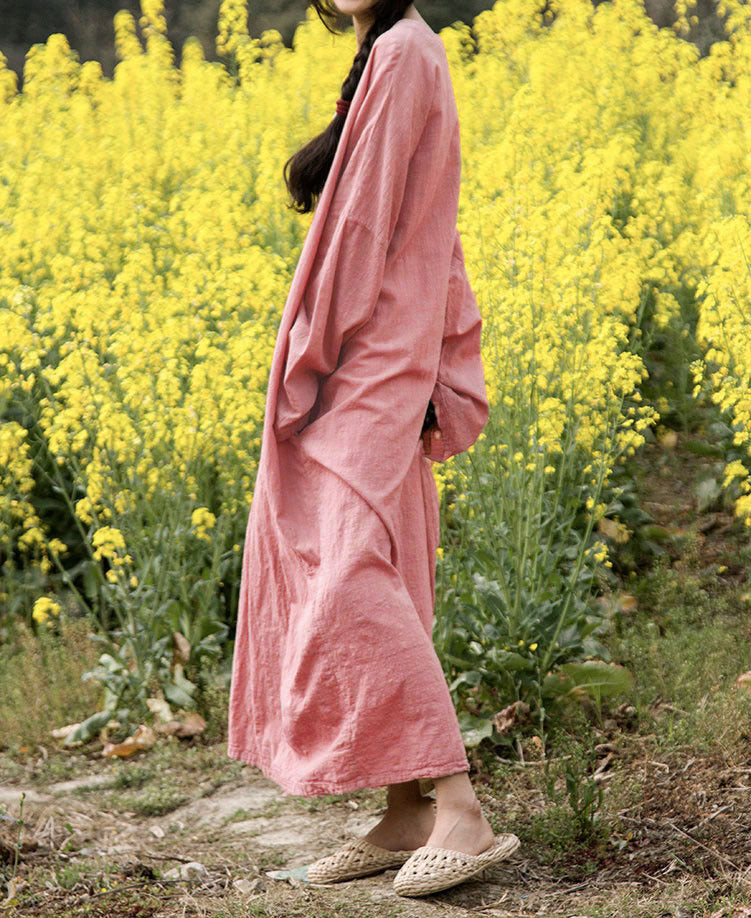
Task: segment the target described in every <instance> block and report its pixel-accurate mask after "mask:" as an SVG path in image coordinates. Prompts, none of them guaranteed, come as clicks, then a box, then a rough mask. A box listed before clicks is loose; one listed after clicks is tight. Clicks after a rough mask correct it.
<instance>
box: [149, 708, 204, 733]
mask: <svg viewBox="0 0 751 918" xmlns="http://www.w3.org/2000/svg"><path fill="white" fill-rule="evenodd" d="M155 729H156V730H157V731H158V732H159V733H166V734H167V735H168V736H182V737H188V736H196V735H197V734H198V733H203V731H204V730H205V729H206V721H205V720H204V719H203V717H201V715H200V714H196V713H195V711H193V712H191V713H190V714H187V715H186V716H185V717H184V718H183V720H171V721H169V722H168V723H166V724H156V727H155Z"/></svg>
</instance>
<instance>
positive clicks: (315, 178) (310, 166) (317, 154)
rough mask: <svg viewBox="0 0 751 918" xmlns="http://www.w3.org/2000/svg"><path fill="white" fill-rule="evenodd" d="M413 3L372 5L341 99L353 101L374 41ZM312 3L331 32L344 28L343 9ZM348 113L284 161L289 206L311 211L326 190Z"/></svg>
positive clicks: (396, 0)
mask: <svg viewBox="0 0 751 918" xmlns="http://www.w3.org/2000/svg"><path fill="white" fill-rule="evenodd" d="M411 3H412V0H375V3H374V4H373V6H372V7H371V8H370V11H371V13H372V14H373V16H374V19H373V23H372V25H371V26H370V28H369V29H368V31H367V33H366V35H365V37H364V38H363V41H362V44H361V45H360V47H359V48H358V50H357V54H356V55H355V59H354V61H353V62H352V67H351V68H350V71H349V73H348V74H347V78H346V80H345V81H344V83H342V89H341V92H340V96H341V98H342V99H345V100H346V101H347V102H351V101H352V97H353V96H354V94H355V90H356V89H357V84H358V83H359V82H360V77H361V76H362V73H363V71H364V70H365V64H366V63H367V61H368V57H369V55H370V49H371V48H372V47H373V42H374V41H375V40H376V38H378V36H379V35H382V34H383V33H384V32H387V31H388V30H389V29H390V28H391V27H392V26H393V25H395V24H396V23H397V22H398V21H399V20H400V19H401V18H402V17H403V16H404V14H405V12H406V11H407V9H408V7H409V6H410V5H411ZM311 4H312V6H313V8H314V9H315V11H316V13H318V18H319V19H320V20H321V22H322V23H323V24H324V26H325V27H326V28H327V29H328V31H329V32H331V33H332V34H334V35H336V34H337V33H338V32H340V31H341V30H337V28H336V27H335V26H336V24H337V23H338V22H339V21H340V20H341V13H340V12H339V10H337V9H336V7H335V6H334V5H333V2H332V0H311ZM346 117H347V116H346V114H339V113H338V112H337V113H336V114H335V115H334V117H333V119H332V120H331V122H330V123H329V125H328V127H327V128H326V129H325V130H324V131H322V132H321V133H320V134H318V135H317V136H316V137H314V138H313V139H312V140H309V141H308V143H306V144H305V146H304V147H302V148H301V149H299V150H298V151H297V153H295V154H294V155H293V156H291V157H290V158H289V159H288V160H287V162H286V163H285V164H284V181H285V183H286V185H287V188H288V190H289V193H290V195H291V197H292V203H291V204H290V206H291V207H294V208H295V210H297V211H298V213H301V214H304V213H309V212H310V211H311V210H312V209H313V207H314V206H315V203H316V201H317V199H318V196H319V195H320V194H321V192H322V191H323V186H324V184H325V182H326V177H327V176H328V174H329V170H330V169H331V164H332V162H333V161H334V154H335V153H336V148H337V145H338V143H339V138H340V136H341V133H342V129H343V127H344V121H345V119H346Z"/></svg>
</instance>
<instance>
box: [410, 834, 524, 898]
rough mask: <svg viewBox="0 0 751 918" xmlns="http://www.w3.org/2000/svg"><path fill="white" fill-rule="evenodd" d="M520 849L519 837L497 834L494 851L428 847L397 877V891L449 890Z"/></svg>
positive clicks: (416, 852) (420, 851) (418, 893)
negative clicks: (475, 851) (477, 852)
mask: <svg viewBox="0 0 751 918" xmlns="http://www.w3.org/2000/svg"><path fill="white" fill-rule="evenodd" d="M518 847H519V839H518V838H517V837H516V835H496V837H495V842H494V843H493V844H492V845H491V846H490V848H487V849H486V850H485V851H482V852H481V853H480V854H465V853H464V852H463V851H450V850H448V849H447V848H434V847H432V846H427V845H424V846H423V847H422V848H418V849H417V850H416V851H415V853H414V854H413V855H412V857H410V858H409V860H407V861H405V863H404V865H403V866H402V868H401V870H400V871H399V872H398V873H397V875H396V876H395V877H394V889H395V890H396V892H397V893H399V895H400V896H425V895H428V894H429V893H434V892H439V891H440V890H442V889H448V888H449V887H450V886H456V885H457V884H458V883H463V882H464V881H465V880H469V879H470V877H473V876H476V875H477V874H478V873H481V872H482V871H483V870H485V868H486V867H492V866H493V864H497V863H498V862H499V861H502V860H504V859H505V858H507V857H508V856H509V855H510V854H513V853H514V851H516V849H517V848H518Z"/></svg>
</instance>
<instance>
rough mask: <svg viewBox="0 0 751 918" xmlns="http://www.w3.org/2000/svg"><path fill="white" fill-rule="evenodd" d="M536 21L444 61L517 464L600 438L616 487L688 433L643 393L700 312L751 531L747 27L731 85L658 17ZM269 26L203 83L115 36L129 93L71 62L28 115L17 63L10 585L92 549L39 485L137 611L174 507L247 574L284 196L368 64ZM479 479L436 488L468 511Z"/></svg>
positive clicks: (157, 40)
mask: <svg viewBox="0 0 751 918" xmlns="http://www.w3.org/2000/svg"><path fill="white" fill-rule="evenodd" d="M537 8H538V5H537V4H536V3H531V2H529V0H508V2H506V0H504V2H499V3H496V4H495V6H494V7H493V8H492V9H491V10H488V11H486V12H484V13H482V14H480V15H479V16H478V17H477V18H476V20H475V22H474V27H473V33H472V32H470V30H469V28H468V27H466V26H464V25H462V24H460V23H459V24H456V25H455V26H453V27H451V28H447V29H445V30H443V32H442V33H441V36H442V38H443V40H444V42H445V45H446V48H447V52H448V56H449V62H450V65H451V69H452V76H453V80H454V87H455V91H456V96H457V103H458V106H459V111H460V118H461V125H462V143H463V156H464V166H463V183H462V197H461V200H460V213H459V225H460V230H461V232H462V238H463V243H464V250H465V256H466V260H467V268H468V272H469V275H470V279H471V281H472V285H473V288H474V289H475V291H476V293H477V297H478V301H479V303H480V307H481V310H482V313H483V317H484V320H485V323H484V324H485V337H484V348H485V351H484V359H485V366H486V372H487V383H488V395H489V398H490V400H491V403H492V405H493V409H492V410H493V411H496V412H498V413H499V416H500V417H502V418H503V426H502V428H501V429H502V430H503V431H504V433H503V435H502V436H501V437H499V438H497V439H496V441H495V442H493V443H492V444H490V446H491V448H492V450H493V451H494V454H495V455H496V456H497V457H498V461H499V462H501V463H502V464H503V463H505V467H507V468H508V469H509V470H510V471H511V470H512V469H515V470H517V471H518V469H519V468H520V467H524V468H527V469H528V470H533V469H536V468H539V469H542V470H543V472H544V474H545V475H549V476H552V475H554V474H555V472H556V469H557V464H556V462H557V460H556V457H557V456H559V455H560V454H561V453H562V452H563V451H564V444H565V443H566V442H568V441H569V440H571V439H572V438H573V442H574V443H575V444H576V447H577V449H578V451H579V452H578V455H579V456H580V457H586V461H585V462H584V461H583V462H581V463H580V466H579V472H578V474H579V475H580V478H581V480H582V481H583V482H584V481H586V482H589V483H590V484H591V486H592V488H594V486H595V482H596V480H597V476H598V470H599V474H600V478H601V480H604V481H607V476H608V471H609V469H610V468H611V467H612V466H613V464H614V463H615V462H616V460H617V459H618V457H620V456H622V455H624V454H630V453H633V451H634V450H635V449H637V448H638V447H639V445H640V444H641V443H642V442H644V433H645V428H647V427H649V426H653V425H655V424H656V423H657V421H658V420H659V415H660V411H661V407H662V406H661V405H650V404H647V403H646V402H645V401H644V400H643V399H642V397H641V393H640V385H641V382H642V380H643V379H644V378H645V376H646V369H645V365H644V361H643V354H642V348H641V335H642V328H643V322H644V316H645V314H646V312H647V311H649V312H650V313H651V314H652V315H653V318H654V322H655V323H656V325H657V327H660V326H664V325H668V324H669V323H671V322H676V321H678V317H679V315H680V308H679V300H680V299H681V298H683V300H684V301H685V300H686V299H689V300H692V301H693V300H695V309H696V315H697V319H698V326H697V336H698V338H699V340H700V342H701V343H702V344H703V345H704V346H705V347H706V359H705V360H704V361H700V362H698V363H697V365H696V366H694V367H693V368H692V369H693V371H694V373H695V379H696V384H697V385H696V390H695V391H696V392H697V393H698V392H699V391H700V390H702V389H703V388H706V389H707V391H709V392H710V394H711V397H712V398H713V399H714V400H715V401H716V402H717V404H718V405H720V406H721V407H722V409H723V410H725V411H727V413H728V415H727V416H728V420H729V423H731V424H733V425H734V429H735V430H736V445H737V446H738V447H740V450H739V455H737V456H733V457H730V458H729V464H728V468H729V472H728V475H727V476H726V478H727V483H730V482H734V483H735V486H736V487H737V488H738V492H739V496H738V500H737V504H736V506H737V510H738V513H739V514H744V515H745V517H746V522H747V523H748V524H749V525H751V495H750V494H749V492H750V491H751V477H750V476H749V468H751V434H750V431H751V307H750V306H749V303H750V302H751V225H750V222H749V202H750V201H751V188H750V187H749V183H750V182H751V179H750V178H749V176H751V157H750V153H749V150H750V142H751V125H750V122H749V116H748V112H749V111H751V26H750V25H749V21H748V16H749V8H748V7H747V6H745V5H744V4H742V3H737V2H735V0H733V2H727V3H725V4H724V6H723V9H725V10H727V11H728V13H729V15H730V17H731V18H730V19H729V20H728V22H727V24H726V27H727V28H728V30H729V31H730V41H729V42H718V43H716V44H715V45H714V46H713V47H712V50H711V53H710V54H709V55H708V56H707V57H705V58H704V59H699V54H698V52H697V50H696V48H695V47H694V46H693V45H691V44H689V43H688V42H687V41H685V40H684V39H683V38H681V37H680V35H679V34H676V33H675V32H673V31H671V30H666V29H662V30H660V29H657V28H656V27H655V26H654V24H653V23H652V22H651V21H650V20H649V19H648V18H647V16H646V14H645V13H644V11H643V8H642V6H641V4H639V3H637V2H635V0H615V2H606V3H602V4H600V5H599V6H598V7H597V8H596V9H594V8H593V7H592V5H591V3H590V2H589V0H586V2H585V0H554V2H552V3H551V4H550V8H551V11H550V12H548V13H546V14H545V16H544V17H542V18H541V17H540V16H539V15H538V13H537ZM244 10H245V4H244V2H242V0H224V2H223V3H222V10H221V13H220V29H219V49H218V50H219V52H220V53H221V54H222V55H223V59H222V62H221V63H216V62H208V61H206V60H205V59H204V58H203V54H202V51H201V48H200V45H199V44H198V42H197V41H196V40H189V41H188V42H187V43H186V45H185V47H184V48H183V49H182V52H181V54H180V55H176V53H175V50H174V49H173V48H172V47H171V46H170V44H169V42H168V41H167V38H166V29H165V22H164V16H163V11H162V4H161V0H148V2H147V0H143V2H142V11H143V16H142V18H141V21H140V23H136V22H135V21H134V20H133V18H132V17H131V16H130V14H128V13H126V12H120V13H118V14H117V16H116V18H115V31H116V41H117V48H118V53H119V57H120V63H119V64H118V66H117V68H116V72H115V75H114V78H113V79H112V80H109V79H105V78H104V77H103V76H102V73H101V70H100V67H99V65H98V64H97V63H95V62H87V63H84V64H83V65H81V64H80V63H79V62H78V60H77V57H76V55H75V54H74V53H73V52H71V50H70V48H69V46H68V44H67V41H66V39H65V37H64V36H62V35H52V36H51V37H50V38H49V39H48V41H47V42H46V44H44V45H36V46H34V48H32V49H31V51H30V52H29V54H28V57H27V61H26V68H25V84H24V89H23V92H22V93H21V92H17V90H16V81H15V76H14V74H13V73H12V72H10V71H9V70H8V69H7V68H6V67H5V66H4V61H3V59H2V56H1V55H0V125H1V128H0V323H1V325H2V329H3V334H2V338H1V339H0V407H1V411H0V555H3V556H8V555H10V554H12V553H13V552H15V553H16V557H20V558H21V559H22V560H23V563H24V564H25V565H28V566H29V567H30V568H37V569H39V570H40V571H41V572H42V573H46V572H49V571H50V570H51V567H52V562H53V559H57V560H56V562H55V563H57V564H58V566H59V565H60V563H62V565H63V566H64V564H65V545H64V543H63V542H62V541H61V540H60V539H59V538H57V537H56V535H55V532H54V530H53V529H51V528H50V527H49V525H48V523H49V521H48V520H46V519H45V518H44V515H43V514H41V513H40V511H39V510H38V508H37V507H36V506H35V504H34V501H33V498H32V494H31V492H32V487H33V480H34V479H33V476H34V474H35V470H37V471H36V474H37V475H39V476H42V474H44V476H45V477H44V481H45V482H47V485H48V486H49V487H55V488H56V489H57V490H56V491H55V493H58V494H63V492H65V493H66V494H68V499H69V501H70V513H71V515H72V516H74V517H75V519H76V520H77V525H78V526H79V527H80V535H81V538H82V539H83V540H84V541H85V542H86V544H88V546H89V547H90V550H91V551H92V553H93V551H94V549H96V548H97V546H98V545H111V544H114V543H113V542H112V540H111V539H101V538H100V539H99V541H98V542H97V540H96V539H95V535H96V532H97V530H102V529H105V528H107V531H108V532H117V533H118V535H119V538H120V539H121V540H122V544H121V548H122V549H123V552H124V553H125V555H126V557H127V558H129V559H130V560H129V561H128V564H131V562H132V564H133V568H134V569H133V570H129V572H128V577H129V578H130V579H128V580H126V579H124V578H125V575H123V578H121V579H120V581H119V583H120V586H119V587H118V589H122V590H126V589H128V584H132V586H131V587H130V588H132V589H141V585H142V571H141V570H140V563H139V560H138V559H139V557H144V556H145V554H148V552H147V551H146V549H145V548H144V547H142V550H141V554H140V556H139V554H138V552H137V551H132V550H131V549H132V548H133V546H132V544H131V542H132V541H133V539H134V538H136V534H137V533H138V532H139V531H141V530H142V529H143V528H144V526H145V523H144V520H145V519H146V518H147V517H148V509H147V507H148V505H149V503H150V502H153V501H155V500H156V499H157V498H158V499H159V500H160V501H166V502H167V503H166V504H165V506H169V507H170V508H171V509H170V510H169V513H170V514H175V515H176V516H175V517H174V518H175V519H176V518H180V519H181V520H182V523H183V524H184V527H185V532H188V531H189V530H190V527H191V525H192V526H194V527H197V530H196V529H195V528H194V530H193V533H194V535H195V534H197V535H198V541H197V542H195V543H194V544H196V545H198V546H199V548H200V546H201V543H203V544H204V545H207V546H209V545H210V543H211V541H212V539H213V538H218V537H219V532H220V531H221V533H224V536H223V537H224V539H225V542H226V545H227V546H231V548H230V551H232V552H234V554H235V555H238V554H239V551H240V543H241V541H242V534H243V531H244V526H245V521H246V516H247V510H248V507H249V504H250V502H251V500H252V490H253V481H254V475H255V470H256V463H257V459H258V451H259V447H260V437H261V429H262V424H263V410H264V402H265V387H266V381H267V376H268V368H269V364H270V360H271V353H272V349H273V345H274V339H275V334H276V329H277V326H278V322H279V319H280V315H281V310H282V307H283V305H284V302H285V299H286V295H287V291H288V287H289V284H290V281H291V278H292V274H293V272H294V268H295V264H296V261H297V257H298V255H299V253H300V250H301V247H302V243H303V240H304V238H305V233H306V231H307V228H308V225H309V221H310V215H303V216H301V215H299V214H297V213H295V212H294V211H293V210H292V209H291V208H290V207H288V204H287V195H286V189H285V186H284V182H283V178H282V166H283V163H284V162H285V160H286V159H287V158H288V157H289V155H290V154H291V153H292V152H294V151H295V150H296V149H298V148H299V146H300V145H302V143H304V142H305V141H306V140H307V139H309V138H310V137H311V136H312V135H313V134H314V133H317V132H318V131H319V130H321V129H322V128H323V127H324V126H325V124H326V123H327V121H328V120H329V119H330V118H331V117H332V116H333V111H334V102H335V100H336V98H337V95H338V91H339V87H340V85H341V82H342V80H343V79H344V77H345V75H346V73H347V71H348V69H349V66H350V63H351V60H352V57H353V55H354V52H355V48H356V45H355V39H354V34H353V32H352V30H349V31H348V32H347V33H346V34H345V35H343V36H340V37H334V36H331V35H330V34H329V33H328V32H326V31H325V30H324V28H323V26H322V25H321V24H320V22H319V21H318V20H317V19H316V18H315V17H314V15H313V14H312V13H310V14H309V15H308V18H307V19H306V20H305V21H304V22H302V23H301V24H300V26H299V28H298V30H297V32H296V35H295V41H294V48H293V49H288V48H286V47H285V46H284V45H283V43H282V41H281V36H280V35H279V33H277V32H275V31H267V32H265V33H264V34H263V36H262V37H261V38H260V39H251V38H249V36H248V35H247V34H246V32H245V31H244V25H243V23H244V21H245V16H244ZM178 56H179V62H178V60H177V57H178ZM486 440H487V437H485V436H484V437H483V438H481V441H486ZM483 445H484V446H485V445H487V444H486V443H484V444H483ZM508 457H514V458H513V459H511V460H509V458H508ZM517 457H518V458H517ZM456 466H457V463H456V462H455V461H453V460H452V461H451V462H449V463H447V464H446V466H445V467H438V466H436V467H435V474H436V477H437V480H438V483H439V487H440V488H441V489H443V488H444V487H445V484H446V482H447V481H449V480H450V478H451V476H452V475H455V474H461V475H464V474H466V472H465V470H464V468H463V467H462V470H457V468H456ZM42 468H44V469H45V471H44V473H42V471H40V469H42ZM61 499H62V498H61ZM197 511H200V512H198V514H197V515H196V512H197ZM165 512H166V511H165ZM220 516H222V517H223V518H224V519H225V520H226V521H228V522H226V523H225V524H224V528H222V527H221V526H220V524H219V522H217V525H216V526H214V520H215V519H216V520H219V518H220ZM191 521H192V522H191ZM152 522H153V521H152ZM154 525H155V526H156V523H155V524H154ZM108 527H111V529H110V528H108ZM207 530H208V533H207ZM168 531H174V530H165V532H168ZM155 532H157V529H156V528H155V529H153V530H151V535H152V537H153V536H154V533H155ZM120 533H122V535H120ZM165 537H166V536H165ZM117 544H118V545H120V542H118V543H117ZM207 550H208V549H207ZM127 552H130V555H128V554H127ZM131 556H132V557H131ZM598 557H600V556H599V555H598ZM602 557H603V558H604V556H602ZM60 559H62V562H61V560H60ZM133 559H135V560H133ZM97 560H101V549H99V554H98V555H97ZM109 580H110V582H113V581H114V580H117V576H116V575H112V576H111V577H110V578H109ZM40 617H41V616H40Z"/></svg>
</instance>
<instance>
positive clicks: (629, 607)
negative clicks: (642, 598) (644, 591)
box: [618, 593, 639, 612]
mask: <svg viewBox="0 0 751 918" xmlns="http://www.w3.org/2000/svg"><path fill="white" fill-rule="evenodd" d="M618 605H619V606H620V609H621V612H636V609H637V607H638V605H639V602H638V600H637V598H636V596H632V595H631V593H619V594H618Z"/></svg>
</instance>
